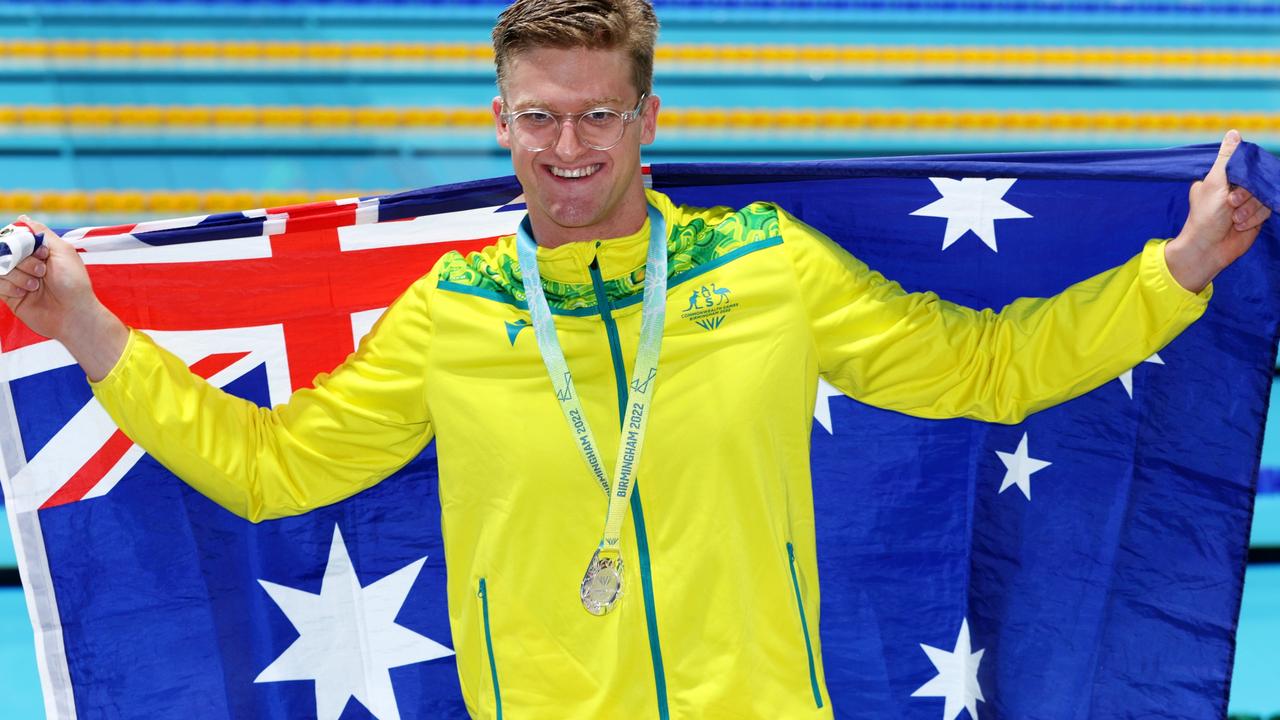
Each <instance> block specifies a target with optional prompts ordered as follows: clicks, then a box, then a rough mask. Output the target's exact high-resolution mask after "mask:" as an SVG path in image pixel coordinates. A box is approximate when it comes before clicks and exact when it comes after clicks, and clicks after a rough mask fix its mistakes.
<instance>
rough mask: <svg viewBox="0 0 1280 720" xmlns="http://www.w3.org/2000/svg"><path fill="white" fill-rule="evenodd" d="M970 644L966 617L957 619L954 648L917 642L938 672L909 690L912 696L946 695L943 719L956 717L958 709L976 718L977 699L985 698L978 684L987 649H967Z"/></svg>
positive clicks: (974, 719)
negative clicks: (958, 628) (958, 623)
mask: <svg viewBox="0 0 1280 720" xmlns="http://www.w3.org/2000/svg"><path fill="white" fill-rule="evenodd" d="M969 647H970V645H969V620H968V618H965V619H964V620H962V621H961V622H960V634H959V635H958V636H956V647H955V650H952V651H951V652H947V651H946V650H940V649H938V648H936V647H931V646H929V645H925V644H924V643H921V644H920V649H921V650H924V654H925V655H928V656H929V662H931V663H933V667H934V668H936V669H937V670H938V674H937V675H936V676H934V678H933V679H932V680H930V681H929V682H927V683H925V684H924V685H921V686H920V689H919V690H916V691H915V692H913V693H911V697H940V698H946V703H945V705H944V707H943V709H942V720H955V719H956V718H957V717H959V716H960V711H961V710H968V711H969V717H970V718H971V720H978V701H979V700H981V701H983V702H986V701H987V699H986V698H984V697H982V686H981V685H979V684H978V665H979V664H981V663H982V654H983V653H984V652H986V650H979V651H978V652H976V653H970V652H969Z"/></svg>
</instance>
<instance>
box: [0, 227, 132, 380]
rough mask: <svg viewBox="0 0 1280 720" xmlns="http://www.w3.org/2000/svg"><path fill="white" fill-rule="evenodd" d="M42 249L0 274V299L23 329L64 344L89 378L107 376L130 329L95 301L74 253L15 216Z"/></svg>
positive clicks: (118, 357) (42, 230) (96, 378)
mask: <svg viewBox="0 0 1280 720" xmlns="http://www.w3.org/2000/svg"><path fill="white" fill-rule="evenodd" d="M19 219H20V220H23V221H25V222H26V223H27V224H28V225H29V226H30V227H31V228H32V230H33V231H34V232H37V233H40V232H43V233H44V245H43V246H42V247H41V248H39V249H38V250H36V251H35V253H34V254H32V255H31V256H30V257H28V258H26V259H25V260H23V261H22V262H20V263H18V265H17V267H15V268H14V269H13V270H12V271H11V272H9V273H8V274H7V275H0V298H3V299H4V303H5V304H6V305H8V306H9V309H10V310H12V311H13V314H14V315H17V316H18V319H19V320H21V321H22V322H24V323H26V325H27V327H29V328H31V329H32V330H34V331H35V332H37V333H39V334H40V335H43V336H45V337H47V338H52V339H54V340H57V341H59V342H61V343H62V344H63V345H65V346H66V348H67V350H69V351H70V352H71V355H72V356H73V357H75V359H76V362H78V363H80V366H81V367H82V368H83V369H84V371H85V373H86V374H87V375H88V376H89V379H90V380H94V381H97V380H101V379H102V378H104V377H106V375H107V373H108V372H110V371H111V368H113V367H115V364H116V361H117V360H119V359H120V355H121V353H123V352H124V346H125V342H126V341H127V340H128V338H129V331H128V329H127V328H126V327H125V326H124V324H123V323H121V322H120V320H119V319H118V318H116V316H115V315H113V314H111V311H110V310H107V309H106V307H104V306H103V305H102V303H101V302H99V301H98V298H97V296H96V295H94V294H93V286H92V285H91V284H90V282H89V273H88V271H87V270H86V269H85V266H84V262H83V261H82V260H81V259H80V255H79V253H77V252H76V249H75V248H74V247H72V246H71V245H69V244H67V243H65V242H63V241H62V239H61V238H59V237H58V236H57V235H55V234H54V233H53V232H52V231H50V230H49V228H47V227H45V226H44V225H43V224H42V223H39V222H35V221H32V220H28V219H27V218H26V217H25V216H24V217H22V218H19Z"/></svg>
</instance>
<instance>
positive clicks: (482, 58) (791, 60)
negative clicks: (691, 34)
mask: <svg viewBox="0 0 1280 720" xmlns="http://www.w3.org/2000/svg"><path fill="white" fill-rule="evenodd" d="M23 61H26V62H50V63H59V64H75V65H94V66H97V65H99V64H103V63H105V64H110V65H124V66H128V65H138V66H145V67H155V66H170V65H171V64H172V63H175V62H177V63H183V62H190V63H210V64H212V63H218V64H224V63H233V64H249V65H268V66H276V65H303V66H307V65H315V64H320V65H325V64H350V63H357V64H359V63H374V64H391V65H410V66H412V65H421V64H434V63H443V64H485V65H487V64H489V63H490V62H491V61H492V50H491V49H490V47H489V45H487V44H484V43H403V42H399V43H398V42H335V41H315V42H301V41H288V40H281V41H232V40H217V41H213V40H100V39H5V40H0V63H6V62H9V63H12V62H23ZM657 62H659V63H665V64H672V65H712V66H714V65H725V66H738V65H747V66H757V67H758V66H821V67H829V66H835V67H845V68H848V69H857V68H859V67H863V68H871V69H876V68H882V67H885V66H906V67H921V68H931V69H939V68H949V67H950V68H974V69H982V68H997V67H1003V68H1022V69H1024V70H1027V71H1036V70H1047V71H1053V72H1062V71H1064V70H1071V69H1078V70H1081V71H1088V72H1095V71H1097V70H1099V69H1116V70H1135V69H1139V70H1140V69H1146V70H1169V71H1179V72H1194V73H1200V72H1205V71H1209V72H1215V71H1216V72H1227V71H1231V72H1235V73H1239V72H1245V71H1250V72H1254V73H1256V72H1258V71H1265V70H1268V69H1272V70H1274V69H1280V49H1277V48H1275V47H1259V48H1221V47H1210V48H1188V47H1173V48H1156V47H1106V46H1084V47H1045V46H999V45H954V46H953V45H945V46H942V45H755V44H751V45H746V44H711V43H705V44H701V43H686V44H670V45H662V46H659V47H658V48H657Z"/></svg>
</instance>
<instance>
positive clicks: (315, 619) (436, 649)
mask: <svg viewBox="0 0 1280 720" xmlns="http://www.w3.org/2000/svg"><path fill="white" fill-rule="evenodd" d="M425 561H426V558H421V559H419V560H417V561H416V562H413V563H411V564H409V565H406V566H405V567H403V568H401V569H399V570H397V571H395V572H394V573H391V574H390V575H387V576H386V577H384V578H382V579H381V580H378V581H376V582H374V583H372V584H370V585H369V586H367V587H361V586H360V580H359V579H358V578H357V577H356V571H355V568H354V567H353V566H352V564H351V557H350V555H348V554H347V545H346V543H345V542H343V540H342V533H340V532H339V531H338V528H337V526H334V528H333V543H332V544H331V545H330V546H329V562H328V565H327V566H326V567H325V570H324V579H323V580H322V581H321V584H320V594H319V595H313V594H311V593H309V592H305V591H302V590H297V589H294V588H290V587H285V586H284V585H276V584H275V583H270V582H267V581H265V580H259V581H258V582H259V583H260V584H261V585H262V587H263V588H264V589H265V590H266V591H267V594H268V595H270V596H271V599H272V600H275V601H276V604H277V605H279V606H280V609H281V610H283V611H284V614H285V615H286V616H287V617H288V618H289V622H290V623H292V624H293V627H294V628H296V629H297V631H298V639H297V640H295V641H294V643H293V644H292V645H290V646H289V647H288V649H286V650H285V651H284V652H283V653H281V654H280V657H278V658H276V659H275V661H274V662H272V663H271V664H270V665H268V666H267V668H266V669H265V670H263V671H262V673H261V674H259V675H258V677H257V678H255V679H254V682H259V683H265V682H282V681H286V680H314V681H315V684H316V687H315V692H316V714H315V717H317V718H319V720H337V718H338V716H339V715H341V714H342V710H343V708H345V707H346V706H347V700H348V699H350V698H352V697H354V698H355V699H357V700H359V701H360V703H361V704H363V705H364V706H365V708H366V709H367V710H368V711H369V712H370V713H372V714H373V716H374V717H375V718H378V720H399V718H400V709H399V707H398V706H397V705H396V696H395V691H394V689H393V688H392V686H391V673H390V672H389V670H390V668H393V667H400V666H401V665H410V664H413V663H420V662H425V661H427V660H434V659H436V658H440V657H445V656H448V655H452V654H453V651H452V650H450V649H449V648H447V647H445V646H443V645H441V644H440V643H437V642H435V641H434V640H431V639H429V638H427V637H424V636H422V635H419V634H418V633H416V632H414V631H412V630H409V629H408V628H405V627H403V626H401V625H397V624H396V615H397V614H398V613H399V612H400V608H401V607H402V606H403V605H404V601H405V599H406V598H408V596H409V589H410V588H412V587H413V581H414V580H415V579H417V577H418V572H419V571H421V570H422V564H423V563H424V562H425Z"/></svg>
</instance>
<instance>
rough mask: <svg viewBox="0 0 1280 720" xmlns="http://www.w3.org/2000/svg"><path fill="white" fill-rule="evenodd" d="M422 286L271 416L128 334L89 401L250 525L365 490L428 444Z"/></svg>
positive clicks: (138, 335) (427, 332)
mask: <svg viewBox="0 0 1280 720" xmlns="http://www.w3.org/2000/svg"><path fill="white" fill-rule="evenodd" d="M428 278H430V280H431V281H432V282H431V284H430V287H434V282H433V281H434V274H432V275H429V276H427V278H423V279H421V280H419V281H418V282H417V283H415V284H414V285H413V286H412V287H411V288H410V289H409V290H408V291H406V293H405V294H404V295H403V296H401V297H400V299H398V300H397V301H396V302H395V303H394V304H393V305H392V306H391V307H390V308H388V310H387V311H386V313H384V315H383V317H382V318H381V319H380V320H379V321H378V323H377V325H376V326H375V327H374V329H373V330H372V331H371V332H370V333H369V334H368V335H367V336H366V337H365V339H364V340H363V341H362V342H361V343H360V347H359V349H357V350H356V352H355V353H353V354H352V355H350V356H349V357H348V358H347V360H346V361H345V362H344V363H343V364H342V365H340V366H339V367H338V368H337V369H336V370H334V371H333V372H332V373H327V374H321V375H318V376H316V379H315V382H314V387H313V388H307V389H302V390H298V391H297V392H295V393H294V394H293V396H292V397H290V399H289V401H288V402H287V403H285V404H283V405H279V406H277V407H275V408H274V409H266V408H260V407H258V406H257V405H255V404H253V403H251V402H248V401H246V400H242V399H240V398H237V397H234V396H232V395H229V394H227V393H225V392H223V391H222V390H220V389H218V388H215V387H213V386H212V385H210V384H209V383H207V382H205V381H204V380H203V379H201V378H199V377H197V376H196V375H193V374H192V373H191V372H190V371H189V370H188V369H187V366H186V363H185V362H183V361H182V360H180V359H179V358H177V357H176V356H174V355H172V354H171V353H169V352H167V351H165V350H164V349H162V348H160V347H159V346H158V345H156V343H155V342H154V341H152V340H151V338H149V337H147V336H146V335H144V334H143V333H141V332H138V331H136V330H135V331H132V332H131V333H130V337H129V341H128V344H127V345H126V347H125V351H124V353H123V355H122V356H121V358H120V360H119V362H118V363H117V364H116V366H115V368H113V369H112V371H111V372H110V373H109V374H108V375H107V377H105V378H103V379H102V380H101V381H100V382H98V383H95V384H93V392H94V395H95V396H96V397H97V398H98V400H99V401H100V402H101V403H102V405H103V406H104V407H105V408H106V410H107V412H108V413H109V414H110V415H111V418H112V419H113V420H114V421H115V422H116V424H117V425H119V426H120V428H121V429H122V430H123V431H124V432H125V434H127V435H128V436H129V437H130V438H131V439H132V440H133V441H134V442H136V443H137V444H138V445H140V446H141V447H142V448H143V449H145V450H146V451H147V452H149V453H151V454H152V455H153V456H154V457H155V458H156V459H157V460H159V461H160V463H161V464H163V465H164V466H165V467H167V468H169V469H170V470H171V471H173V473H174V474H176V475H177V476H178V477H180V478H181V479H182V480H184V481H185V482H186V483H188V484H189V485H191V486H192V487H193V488H195V489H196V490H198V491H199V492H200V493H202V494H204V495H206V496H208V497H209V498H210V499H212V500H213V501H214V502H216V503H218V504H219V505H221V506H223V507H225V508H226V509H228V510H230V511H231V512H233V513H235V514H237V515H239V516H241V517H244V518H247V519H249V520H252V521H255V522H256V521H259V520H263V519H266V518H274V517H281V516H284V515H294V514H299V513H303V512H306V511H308V510H310V509H312V508H316V507H320V506H322V505H327V504H330V503H334V502H337V501H338V500H341V499H343V498H346V497H349V496H351V495H354V494H355V493H357V492H359V491H361V490H363V489H365V488H367V487H370V486H372V485H374V484H375V483H377V482H378V481H379V480H381V479H382V478H384V477H386V476H387V475H389V474H391V473H392V472H394V471H395V470H397V469H398V468H400V467H401V466H403V465H404V464H405V463H407V462H409V461H410V460H411V459H413V458H414V457H415V456H416V455H417V454H418V452H419V451H421V450H422V448H423V447H425V446H426V444H427V443H428V442H429V441H430V440H431V438H432V428H431V419H430V417H429V415H428V412H427V402H426V378H425V368H426V359H425V355H426V352H427V347H428V346H429V342H430V341H429V339H430V334H431V324H430V319H429V315H428V312H427V311H428V295H429V292H428Z"/></svg>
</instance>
